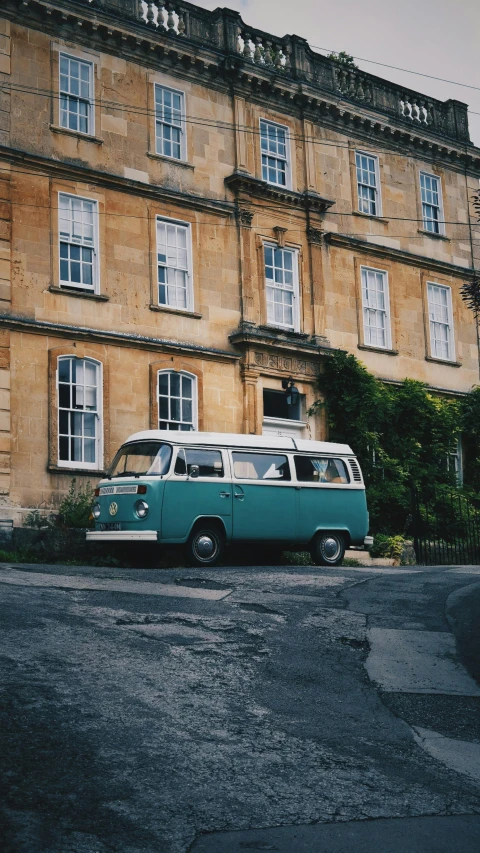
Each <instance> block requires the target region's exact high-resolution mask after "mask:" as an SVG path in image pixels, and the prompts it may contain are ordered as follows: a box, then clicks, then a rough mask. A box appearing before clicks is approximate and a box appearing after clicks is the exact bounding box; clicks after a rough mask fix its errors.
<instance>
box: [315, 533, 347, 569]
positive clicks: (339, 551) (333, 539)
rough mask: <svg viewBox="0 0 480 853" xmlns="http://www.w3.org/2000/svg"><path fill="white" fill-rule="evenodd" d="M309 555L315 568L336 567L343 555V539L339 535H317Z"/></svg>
mask: <svg viewBox="0 0 480 853" xmlns="http://www.w3.org/2000/svg"><path fill="white" fill-rule="evenodd" d="M310 553H311V555H312V560H313V562H314V563H315V565H316V566H338V564H339V563H341V562H342V560H343V557H344V555H345V538H344V536H342V534H341V533H317V535H316V536H315V539H314V540H313V544H312V548H311V551H310Z"/></svg>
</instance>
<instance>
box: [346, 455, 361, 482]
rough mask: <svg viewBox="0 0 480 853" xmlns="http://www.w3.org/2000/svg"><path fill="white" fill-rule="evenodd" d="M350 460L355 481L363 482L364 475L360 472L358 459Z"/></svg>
mask: <svg viewBox="0 0 480 853" xmlns="http://www.w3.org/2000/svg"><path fill="white" fill-rule="evenodd" d="M348 461H349V463H350V469H351V471H352V474H353V481H354V482H355V483H361V482H362V475H361V473H360V468H359V465H358V462H357V460H356V459H349V460H348Z"/></svg>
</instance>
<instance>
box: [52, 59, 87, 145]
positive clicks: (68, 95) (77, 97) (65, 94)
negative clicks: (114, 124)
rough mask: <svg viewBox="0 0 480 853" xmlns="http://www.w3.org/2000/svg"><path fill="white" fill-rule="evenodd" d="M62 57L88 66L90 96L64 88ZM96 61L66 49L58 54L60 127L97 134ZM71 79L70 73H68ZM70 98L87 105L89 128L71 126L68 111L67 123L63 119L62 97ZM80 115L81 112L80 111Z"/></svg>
mask: <svg viewBox="0 0 480 853" xmlns="http://www.w3.org/2000/svg"><path fill="white" fill-rule="evenodd" d="M62 59H67V60H69V62H78V63H79V64H80V65H84V66H86V67H87V68H88V98H84V97H81V93H80V92H79V94H78V95H74V94H72V92H69V91H67V90H66V89H62V77H63V76H64V75H63V74H62V71H61V68H62ZM94 70H95V67H94V63H93V62H91V61H90V60H88V59H83V58H79V57H78V56H73V55H71V54H69V53H66V52H65V51H60V52H59V55H58V124H59V126H60V127H63V128H64V129H65V130H70V131H71V132H72V133H79V134H81V135H82V136H94V135H95V88H94V87H95V74H94ZM68 77H69V80H70V74H69V75H68ZM64 97H66V98H68V99H70V98H71V99H73V100H76V101H78V102H79V104H80V103H84V104H86V105H87V130H86V131H85V130H80V128H73V127H70V125H69V123H68V113H67V123H66V124H65V123H64V122H63V121H62V114H63V110H62V98H64ZM78 115H79V113H78Z"/></svg>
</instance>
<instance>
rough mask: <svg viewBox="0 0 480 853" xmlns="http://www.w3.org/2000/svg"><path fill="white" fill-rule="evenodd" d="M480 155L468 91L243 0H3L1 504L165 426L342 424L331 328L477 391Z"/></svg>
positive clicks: (36, 500)
mask: <svg viewBox="0 0 480 853" xmlns="http://www.w3.org/2000/svg"><path fill="white" fill-rule="evenodd" d="M479 175H480V151H479V150H478V149H477V148H475V147H473V146H472V145H471V143H470V141H469V133H468V121H467V108H466V105H465V104H463V103H460V102H457V101H452V100H449V101H446V102H441V101H436V100H434V99H431V98H427V97H425V96H423V95H420V94H418V93H416V92H413V91H410V90H406V89H401V88H400V87H398V86H396V85H393V84H391V83H389V82H388V81H386V80H383V79H381V78H378V77H374V76H372V75H369V74H366V73H364V72H360V71H358V70H356V69H355V68H352V69H350V68H346V67H343V66H341V65H338V64H337V63H335V62H334V61H332V60H331V59H327V58H325V57H324V56H320V55H318V54H316V53H314V51H313V50H311V48H310V47H309V46H308V44H307V42H306V41H305V40H304V39H302V38H299V37H298V36H285V37H284V38H280V39H279V38H276V37H274V36H271V35H269V34H268V33H264V32H260V31H257V30H254V29H252V28H249V27H247V26H246V25H245V24H244V23H243V21H242V19H241V17H240V16H239V15H238V14H237V13H235V12H232V11H230V10H228V9H217V10H216V11H214V12H209V11H205V10H203V9H201V8H199V7H197V6H195V5H193V4H190V3H186V2H180V3H177V2H170V3H167V4H162V3H142V2H139V0H91V2H89V1H88V0H23V2H19V0H3V3H2V8H1V10H0V300H1V304H0V337H1V342H0V359H1V362H0V467H1V473H0V492H1V506H0V515H1V517H3V518H5V519H11V518H13V519H14V520H15V523H19V522H20V521H21V518H22V512H24V511H25V508H29V507H46V508H47V507H50V506H52V505H54V504H55V502H58V497H59V495H62V494H63V493H65V490H66V489H67V488H68V486H69V484H70V482H71V480H72V477H74V476H75V477H77V478H78V477H87V478H88V477H89V478H90V479H91V480H92V482H93V481H95V480H96V479H98V475H99V474H100V473H101V472H102V471H103V470H104V469H105V467H106V466H107V465H108V463H109V462H110V461H111V459H112V456H113V454H114V452H115V450H116V448H117V447H118V445H119V444H120V443H121V442H122V441H123V440H124V439H125V438H126V437H127V436H128V435H129V434H130V433H132V432H134V431H136V430H141V429H145V428H148V427H152V428H153V427H158V425H159V424H160V426H161V427H163V428H173V429H178V428H180V429H190V428H192V427H193V428H198V429H200V430H215V431H231V432H247V433H261V432H262V431H264V432H265V431H273V432H279V431H280V432H282V431H283V432H289V433H293V434H297V435H306V436H309V435H311V436H312V437H316V438H325V437H326V434H325V425H324V423H323V421H322V418H321V416H316V417H314V418H309V417H308V415H307V411H308V408H309V406H310V405H311V404H312V403H313V401H314V400H315V399H316V397H317V391H316V387H315V383H316V376H317V373H318V371H319V370H320V369H321V365H322V363H323V362H324V360H325V359H326V358H328V357H329V354H330V353H331V352H332V350H333V349H335V348H342V349H345V350H348V351H349V352H353V353H355V354H356V355H357V356H359V357H360V358H361V359H362V361H363V362H364V363H365V364H366V365H367V367H368V368H369V369H370V370H371V371H373V372H374V373H375V374H376V375H378V376H380V377H382V378H384V379H386V380H389V381H397V382H398V381H401V380H402V379H403V378H404V377H406V376H409V377H412V378H416V379H419V380H422V381H423V382H425V383H427V384H428V385H429V386H430V387H431V388H433V389H436V390H437V391H438V392H439V393H448V394H459V393H463V392H466V391H468V390H470V389H471V388H472V386H473V385H475V384H476V383H477V382H478V379H479V373H478V369H479V367H478V366H479V352H478V338H477V330H476V328H475V324H474V322H473V320H472V315H471V314H470V313H469V311H468V310H467V309H466V307H465V306H464V304H463V303H462V301H461V298H460V294H459V288H460V286H461V284H462V283H463V282H464V281H466V280H468V278H469V277H471V275H472V267H473V266H474V260H473V253H472V245H473V243H472V240H471V236H472V235H471V229H470V228H469V224H468V223H469V212H468V207H469V196H471V195H472V192H473V191H474V190H476V189H477V188H478V176H479ZM474 236H475V235H474ZM477 237H478V235H477ZM291 381H293V382H294V383H295V386H296V388H297V389H298V391H299V398H298V402H297V403H296V404H292V399H291V396H290V403H291V404H290V405H289V404H288V403H287V395H286V394H285V386H286V385H288V383H289V382H291ZM10 383H11V384H10ZM287 390H288V389H287ZM339 393H341V388H339Z"/></svg>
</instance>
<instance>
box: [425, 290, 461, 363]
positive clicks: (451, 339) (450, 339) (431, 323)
mask: <svg viewBox="0 0 480 853" xmlns="http://www.w3.org/2000/svg"><path fill="white" fill-rule="evenodd" d="M433 288H438V289H439V290H443V291H445V292H446V297H447V298H446V303H445V308H446V309H447V322H445V321H442V320H439V319H436V318H435V317H434V316H433V315H434V311H433V310H432V309H433V305H435V304H436V303H434V302H433V301H432V300H431V299H430V296H431V294H432V295H433ZM440 307H442V306H440ZM427 309H428V334H429V339H430V357H431V358H436V359H438V360H439V361H453V362H454V361H455V360H456V356H455V327H454V323H453V305H452V288H451V287H449V286H448V285H446V284H439V283H438V282H437V281H427ZM437 325H440V326H445V327H446V328H447V329H448V330H449V335H448V336H447V345H448V346H449V355H448V356H444V355H438V354H437V345H436V340H437V338H436V336H435V328H434V327H435V326H437ZM438 340H439V342H440V344H442V340H441V339H438Z"/></svg>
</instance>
